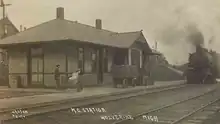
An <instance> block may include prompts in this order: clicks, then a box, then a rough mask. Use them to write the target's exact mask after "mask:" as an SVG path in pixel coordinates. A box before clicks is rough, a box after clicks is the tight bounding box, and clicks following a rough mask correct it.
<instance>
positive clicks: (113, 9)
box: [0, 0, 220, 64]
mask: <svg viewBox="0 0 220 124" xmlns="http://www.w3.org/2000/svg"><path fill="white" fill-rule="evenodd" d="M5 3H10V4H12V5H11V6H9V7H7V15H8V17H9V18H10V20H11V21H12V22H13V23H14V24H15V25H16V27H17V28H18V29H19V27H20V25H23V26H25V27H27V28H29V27H32V26H35V25H38V24H41V23H43V22H46V21H49V20H52V19H54V18H55V17H56V8H57V7H64V8H65V18H66V19H68V20H73V21H78V22H80V23H84V24H88V25H92V26H94V24H95V19H102V24H103V28H104V29H108V30H112V31H116V32H130V31H140V30H143V33H144V36H145V37H146V39H147V40H148V43H149V44H150V46H151V47H152V48H153V47H154V44H155V41H157V42H158V50H159V51H160V52H162V53H164V55H165V57H166V58H167V60H168V61H169V62H170V63H171V64H183V63H186V62H187V60H188V54H189V53H190V52H192V51H193V47H192V45H191V44H189V43H188V42H187V41H186V40H185V35H183V34H185V33H186V32H187V31H186V30H185V27H186V26H187V25H190V24H193V25H196V27H197V28H198V29H199V31H200V32H201V33H202V34H203V36H204V39H205V47H208V48H211V49H214V50H216V51H218V52H220V50H218V48H219V47H220V43H219V39H220V36H219V35H218V34H220V28H219V27H220V0H47V1H45V0H5ZM0 16H2V14H0ZM211 38H213V41H212V42H211V44H210V45H208V41H209V40H210V39H211Z"/></svg>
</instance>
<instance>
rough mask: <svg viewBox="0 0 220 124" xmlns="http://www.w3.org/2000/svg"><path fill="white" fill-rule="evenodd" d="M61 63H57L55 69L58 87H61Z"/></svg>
mask: <svg viewBox="0 0 220 124" xmlns="http://www.w3.org/2000/svg"><path fill="white" fill-rule="evenodd" d="M59 68H60V65H56V69H55V71H54V74H55V75H54V78H55V81H56V88H57V89H59V88H60V70H59Z"/></svg>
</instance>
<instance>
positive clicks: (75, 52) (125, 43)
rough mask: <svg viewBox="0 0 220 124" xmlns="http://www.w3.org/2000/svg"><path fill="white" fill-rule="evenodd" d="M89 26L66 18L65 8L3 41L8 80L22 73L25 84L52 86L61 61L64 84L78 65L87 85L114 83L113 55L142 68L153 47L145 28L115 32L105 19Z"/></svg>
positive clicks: (0, 42)
mask: <svg viewBox="0 0 220 124" xmlns="http://www.w3.org/2000/svg"><path fill="white" fill-rule="evenodd" d="M95 24H96V26H95V27H93V26H88V25H84V24H80V23H78V22H74V21H69V20H66V19H64V8H57V18H56V19H54V20H51V21H48V22H45V23H43V24H40V25H38V26H35V27H32V28H29V29H27V30H25V31H22V32H20V33H17V34H15V35H12V36H9V37H7V38H4V39H2V40H1V41H0V47H1V48H4V49H6V50H7V51H8V56H9V82H10V84H11V82H12V81H13V77H15V76H21V81H22V83H23V86H25V87H29V86H34V85H39V86H47V87H53V86H55V81H54V68H55V65H57V64H59V65H60V71H61V72H62V74H61V84H62V85H65V84H66V82H67V77H68V76H70V74H71V73H72V72H74V71H76V70H77V69H78V68H81V69H82V70H83V72H84V73H85V74H84V78H83V83H84V85H94V84H99V83H111V82H112V77H111V73H110V72H111V66H112V64H114V63H113V61H112V60H113V57H114V56H115V55H119V54H120V55H121V56H122V57H121V58H120V57H119V58H117V59H118V60H119V62H123V63H128V64H130V65H137V67H139V68H142V66H143V65H144V63H143V62H144V59H143V58H144V56H149V53H151V49H150V47H149V45H148V43H147V41H146V39H145V37H144V35H143V33H142V31H136V32H127V33H116V32H112V31H108V30H104V29H102V21H101V20H100V19H97V20H96V23H95Z"/></svg>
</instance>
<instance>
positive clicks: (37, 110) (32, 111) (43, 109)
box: [0, 84, 187, 120]
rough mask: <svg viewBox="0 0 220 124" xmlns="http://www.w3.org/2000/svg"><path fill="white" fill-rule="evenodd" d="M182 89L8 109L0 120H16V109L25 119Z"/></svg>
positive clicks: (3, 111)
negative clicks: (23, 114) (21, 110)
mask: <svg viewBox="0 0 220 124" xmlns="http://www.w3.org/2000/svg"><path fill="white" fill-rule="evenodd" d="M184 87H187V85H185V84H183V85H177V86H170V87H160V88H156V89H151V90H149V91H147V90H144V91H143V90H141V91H139V92H138V91H136V92H131V93H127V94H126V93H122V94H115V95H112V96H108V97H103V96H98V97H97V98H96V97H95V98H93V99H89V98H85V99H82V100H67V101H59V102H54V103H45V104H39V105H34V106H33V105H32V106H25V107H19V108H10V109H6V110H2V111H0V120H12V119H16V118H14V117H12V114H11V112H12V111H14V110H16V109H23V110H28V114H26V117H28V116H37V115H40V114H42V113H48V112H56V111H60V110H64V109H69V108H72V107H80V106H81V107H82V106H90V105H96V104H103V103H106V102H111V101H117V100H122V99H128V98H132V97H137V96H143V95H149V94H153V93H160V92H166V91H170V90H178V89H180V88H184ZM61 105H62V106H61Z"/></svg>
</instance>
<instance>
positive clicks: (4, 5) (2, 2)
mask: <svg viewBox="0 0 220 124" xmlns="http://www.w3.org/2000/svg"><path fill="white" fill-rule="evenodd" d="M10 5H11V4H5V3H4V1H3V0H1V5H0V7H2V8H3V11H2V12H3V13H2V16H3V19H4V18H5V15H6V12H5V11H6V6H10Z"/></svg>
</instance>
